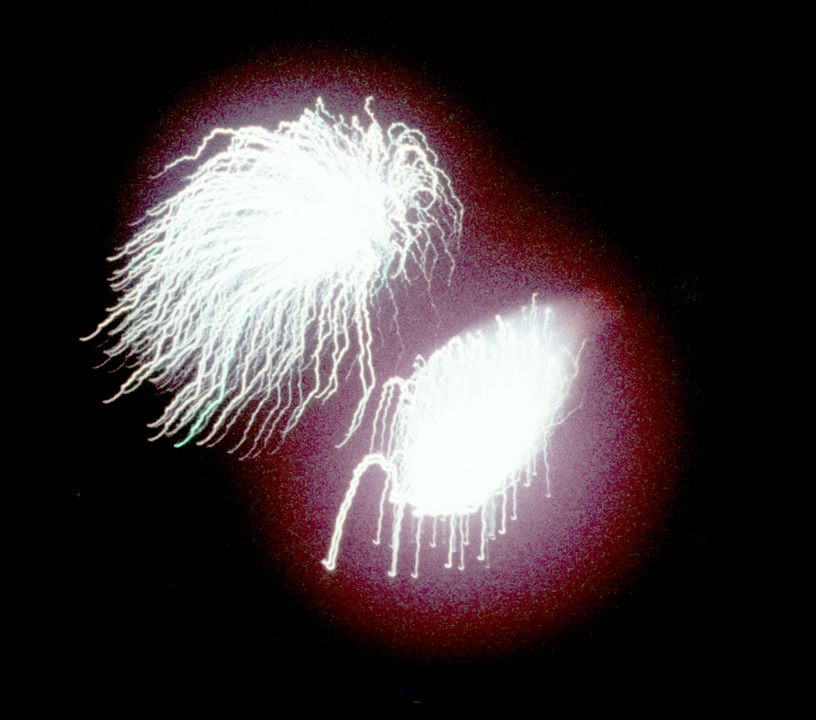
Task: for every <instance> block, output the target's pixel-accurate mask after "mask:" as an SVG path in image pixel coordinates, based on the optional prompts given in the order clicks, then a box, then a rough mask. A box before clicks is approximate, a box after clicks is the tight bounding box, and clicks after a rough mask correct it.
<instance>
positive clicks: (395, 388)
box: [323, 298, 583, 577]
mask: <svg viewBox="0 0 816 720" xmlns="http://www.w3.org/2000/svg"><path fill="white" fill-rule="evenodd" d="M553 319H554V313H553V311H552V310H551V309H549V308H545V309H543V310H542V309H539V308H538V307H537V306H536V304H535V298H533V303H532V306H531V307H530V308H525V309H524V310H523V311H522V313H521V314H520V315H519V316H518V317H516V318H515V319H514V320H509V321H505V320H503V319H502V318H501V317H498V316H497V318H496V322H497V326H496V329H495V331H494V332H491V333H483V332H476V333H473V334H467V335H465V336H463V337H456V338H454V339H453V340H451V341H450V342H448V343H447V344H446V345H445V346H444V347H443V348H441V349H440V350H438V351H437V352H435V353H434V354H433V355H432V356H431V358H430V359H429V360H428V361H427V362H425V361H424V360H423V359H422V358H421V357H420V358H417V361H416V362H415V363H414V373H413V375H412V376H411V377H410V378H409V379H408V380H404V379H402V378H391V379H390V380H388V381H387V382H386V383H385V385H384V386H383V390H382V396H381V399H380V404H379V407H378V409H377V414H376V417H375V419H374V434H373V437H372V443H371V452H370V454H369V455H367V456H366V457H365V458H364V459H363V461H362V462H361V463H360V464H359V465H358V466H357V468H356V470H355V472H354V475H353V477H352V481H351V484H350V486H349V489H348V491H347V493H346V497H345V499H344V501H343V504H342V506H341V508H340V512H339V513H338V516H337V521H336V524H335V529H334V533H333V535H332V539H331V544H330V547H329V553H328V556H327V558H326V559H325V560H323V564H324V565H325V567H326V568H327V569H329V570H333V569H334V568H335V567H336V564H337V554H338V551H339V545H340V540H341V538H342V535H343V525H344V523H345V519H346V516H347V514H348V511H349V508H350V507H351V504H352V501H353V499H354V495H355V493H356V491H357V487H358V485H359V482H360V479H361V477H362V475H363V474H364V473H365V472H366V471H367V470H368V469H369V468H371V467H372V466H375V465H376V466H379V467H380V468H381V469H382V470H383V471H384V472H385V476H386V479H385V487H384V489H383V495H382V498H381V500H380V519H379V523H378V529H377V539H376V540H375V543H377V544H379V542H380V536H381V533H382V519H383V514H384V510H385V500H386V498H387V499H388V502H389V503H390V504H391V506H392V509H393V513H394V521H393V528H392V535H391V547H392V561H391V570H390V571H389V573H388V574H389V575H391V576H394V575H396V573H397V556H398V554H399V545H400V532H401V525H402V520H403V516H404V514H405V509H406V508H409V509H410V511H411V516H412V521H413V528H414V532H415V542H416V544H417V545H416V552H415V560H414V571H413V576H414V577H417V574H418V568H419V543H420V539H421V532H422V528H423V527H425V526H427V525H432V526H433V539H432V541H431V545H432V546H433V545H435V544H436V532H437V523H438V522H441V523H442V525H443V527H444V526H447V527H448V562H447V564H446V567H451V566H452V564H453V555H454V554H455V552H456V551H457V549H458V552H459V569H460V570H463V569H464V553H465V546H467V545H468V544H469V540H470V537H469V533H470V523H471V521H472V517H471V516H473V515H478V521H479V522H480V523H481V544H480V547H481V550H480V553H479V556H478V559H479V560H484V559H485V557H486V547H487V540H488V539H494V538H495V535H496V531H497V516H498V514H499V512H501V524H500V526H499V529H498V532H499V533H500V534H503V533H504V532H505V529H506V517H507V510H508V508H507V505H508V493H510V494H511V496H512V510H511V517H512V518H513V519H516V488H517V485H518V483H519V482H520V481H521V479H522V478H524V479H525V484H526V485H529V484H530V479H531V477H532V476H533V475H535V474H536V471H537V470H536V459H537V456H539V455H541V456H543V461H544V469H545V483H546V493H547V497H550V479H549V473H548V467H547V445H548V442H549V438H550V436H551V435H552V433H553V431H554V429H555V428H556V427H557V426H558V425H559V424H561V423H562V422H563V421H564V420H565V419H566V417H567V414H566V413H565V412H564V410H563V407H564V402H565V400H566V398H567V395H568V393H569V389H570V386H571V384H572V381H573V380H574V378H575V377H576V375H577V373H578V358H579V356H580V350H579V351H578V353H577V354H576V355H573V354H572V353H571V352H570V351H569V349H568V348H567V346H566V345H565V344H564V343H563V342H561V340H560V339H559V336H558V333H556V332H555V331H554V328H553ZM581 347H583V345H582V346H581ZM511 491H512V492H511ZM424 520H429V521H430V522H423V521H424ZM457 545H458V548H457Z"/></svg>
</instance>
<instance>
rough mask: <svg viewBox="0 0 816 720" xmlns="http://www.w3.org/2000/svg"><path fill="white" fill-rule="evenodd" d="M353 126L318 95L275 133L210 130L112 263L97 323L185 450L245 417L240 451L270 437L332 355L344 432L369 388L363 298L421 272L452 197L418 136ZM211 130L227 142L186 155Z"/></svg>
mask: <svg viewBox="0 0 816 720" xmlns="http://www.w3.org/2000/svg"><path fill="white" fill-rule="evenodd" d="M365 110H366V113H367V115H368V117H369V119H370V121H371V122H370V125H369V127H368V129H364V128H363V126H362V124H361V123H360V121H359V120H358V118H357V117H356V116H355V117H353V118H352V119H351V122H350V123H349V122H346V121H345V120H344V119H343V117H342V116H340V117H334V116H333V115H331V114H330V113H328V112H327V110H326V108H325V106H324V104H323V102H322V100H320V99H318V100H317V105H316V109H315V110H310V109H307V110H305V111H304V113H303V115H302V117H301V118H300V119H299V120H297V121H295V122H284V123H281V124H280V126H279V128H278V129H277V131H275V132H269V131H268V130H266V129H264V128H260V127H246V128H241V129H239V130H225V129H220V128H219V129H216V130H214V131H213V132H212V133H210V135H209V136H208V137H207V138H206V139H205V140H204V141H203V143H202V144H201V146H200V147H199V149H198V151H197V152H196V153H195V154H194V155H192V156H185V157H182V158H180V159H178V160H176V161H175V162H173V163H171V164H170V165H168V166H167V167H166V168H165V170H164V171H163V172H167V170H169V169H170V168H172V167H174V166H176V165H178V164H180V163H183V162H193V163H197V167H196V168H195V170H194V171H193V172H192V174H191V175H190V176H189V178H188V183H187V185H186V187H185V188H184V189H182V190H181V191H180V192H179V193H178V194H176V195H175V196H174V197H171V198H170V199H168V200H166V201H164V202H162V203H160V204H159V205H157V206H156V207H154V208H153V209H151V210H150V211H149V212H148V213H147V215H146V217H145V218H144V219H143V220H142V221H141V222H140V223H139V225H140V229H139V231H138V232H137V233H136V235H135V237H134V238H133V239H132V240H131V241H130V242H128V243H127V244H126V245H125V246H124V248H123V249H122V251H121V252H120V253H119V254H118V255H116V256H114V257H112V258H111V261H124V266H123V267H121V268H120V269H117V270H116V271H115V272H114V276H113V278H112V280H111V284H112V287H113V288H114V290H116V291H117V292H118V293H119V294H120V297H119V300H118V302H117V303H116V305H115V306H114V307H112V308H109V310H108V312H109V313H110V314H109V316H108V318H107V319H106V320H105V321H104V322H102V323H101V324H100V325H99V326H98V327H97V329H96V331H95V332H94V333H93V334H92V335H90V336H89V337H88V338H83V339H85V340H87V339H90V338H92V337H94V336H96V335H98V334H99V333H100V332H102V331H103V330H104V329H106V328H108V329H109V330H108V332H109V333H110V335H111V336H114V337H116V338H117V340H116V343H115V345H114V346H113V347H112V348H110V349H108V350H106V353H107V354H108V355H109V356H110V357H115V356H119V355H124V356H125V357H126V358H127V359H128V364H129V366H130V367H131V368H132V374H131V375H130V377H129V378H128V379H127V380H126V381H125V382H124V383H123V384H122V386H121V387H120V389H119V392H118V393H117V394H116V395H115V396H114V397H113V398H111V399H110V400H109V401H108V402H110V401H112V400H115V399H116V398H118V397H120V396H122V395H124V394H126V393H129V392H132V391H133V390H135V389H137V388H138V387H139V386H140V385H141V384H142V383H144V382H145V381H150V382H151V383H153V384H155V385H156V386H158V387H159V388H161V389H164V390H168V391H171V392H172V393H173V398H172V400H171V401H170V403H169V404H168V405H167V407H166V409H165V411H164V414H163V415H162V416H161V417H160V418H159V419H158V420H157V421H156V422H154V423H152V424H151V425H150V427H156V428H160V431H159V433H158V434H157V435H156V436H155V437H154V438H152V439H156V438H158V437H161V436H163V435H168V436H170V435H174V434H176V433H178V432H179V431H180V430H182V429H183V428H186V435H185V437H184V439H183V440H182V441H181V442H179V443H177V446H180V445H184V444H185V443H187V442H189V441H190V440H191V439H193V438H194V437H196V436H199V435H203V437H202V438H201V439H199V440H197V443H198V444H199V445H204V444H214V443H216V442H218V441H219V440H220V439H222V438H223V437H224V435H225V434H226V433H227V431H228V430H229V429H230V428H231V427H232V425H233V424H234V423H235V422H236V420H237V419H238V417H240V416H243V417H245V418H246V423H245V425H244V428H243V435H242V437H241V438H240V441H239V442H238V444H237V445H236V447H235V448H233V450H235V449H237V448H238V447H241V446H243V445H245V444H248V445H249V449H248V451H247V452H246V454H245V455H244V457H246V456H249V455H252V454H256V453H257V452H260V450H261V449H262V448H263V447H264V446H265V445H266V444H267V443H268V442H269V440H270V438H271V437H272V436H273V435H274V434H275V432H276V431H277V432H278V433H279V434H280V440H281V441H282V440H283V438H284V437H285V436H286V434H287V433H288V432H289V431H290V430H291V429H292V428H293V427H294V425H295V424H296V423H297V421H298V420H299V419H300V417H301V415H302V413H303V411H304V409H305V408H306V406H307V405H308V404H309V402H311V401H312V400H319V399H325V398H327V397H329V396H330V395H332V394H333V393H334V392H336V390H337V388H338V374H339V372H340V371H341V367H342V366H343V362H344V359H345V360H347V361H348V359H347V358H346V356H347V354H348V353H349V352H350V351H351V355H349V358H351V360H352V361H353V363H354V364H355V366H356V369H357V374H358V375H359V381H360V384H361V386H362V390H363V393H362V398H361V400H360V402H359V405H358V406H357V408H356V410H355V413H354V417H353V419H352V421H351V426H350V429H349V431H348V435H347V436H346V439H348V436H350V435H351V434H352V433H353V432H354V430H355V429H356V428H357V427H358V426H359V424H360V422H361V421H362V418H363V413H364V410H365V406H366V403H367V401H368V400H369V398H370V396H371V393H372V391H373V388H374V385H375V377H374V369H373V367H372V362H371V343H372V329H371V321H370V317H369V301H370V299H371V297H372V296H373V295H374V294H375V293H376V292H377V291H379V290H380V289H381V288H382V287H383V286H384V285H386V286H387V284H388V282H389V281H391V280H394V279H396V278H398V277H400V276H403V277H407V272H408V267H407V263H408V262H409V260H410V261H413V262H415V263H416V264H417V265H418V267H419V272H421V273H422V274H423V275H424V277H425V278H426V279H427V280H428V281H429V282H430V279H431V274H432V273H433V269H434V265H435V263H436V260H437V257H438V253H439V252H444V253H446V254H448V255H450V253H449V245H448V243H449V242H450V241H451V240H455V239H456V238H458V235H459V233H460V232H461V228H462V205H461V203H460V202H459V200H458V198H457V197H456V196H455V195H454V193H453V191H452V189H451V183H450V180H449V178H448V176H447V175H446V174H445V173H444V172H443V171H442V170H441V169H440V168H439V167H438V162H437V157H436V155H435V154H434V152H433V151H432V150H431V149H430V148H429V147H428V145H427V142H426V140H425V137H424V135H423V134H422V133H421V132H419V131H418V130H414V129H411V128H408V127H407V126H406V125H404V124H402V123H396V124H394V125H391V126H390V127H389V128H388V130H387V131H385V132H384V131H383V129H382V127H381V126H380V125H379V123H378V122H377V120H376V119H375V118H374V115H373V112H372V110H371V98H369V99H368V100H367V101H366V105H365ZM218 135H226V136H228V138H229V145H228V147H227V148H226V149H225V150H223V151H222V152H219V153H217V154H215V155H214V156H213V157H211V158H210V159H208V160H206V161H203V162H202V161H200V160H199V158H200V156H201V154H202V152H203V151H204V150H205V148H206V147H207V145H208V144H209V143H210V141H212V140H213V139H214V138H215V137H216V136H218Z"/></svg>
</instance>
